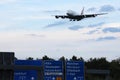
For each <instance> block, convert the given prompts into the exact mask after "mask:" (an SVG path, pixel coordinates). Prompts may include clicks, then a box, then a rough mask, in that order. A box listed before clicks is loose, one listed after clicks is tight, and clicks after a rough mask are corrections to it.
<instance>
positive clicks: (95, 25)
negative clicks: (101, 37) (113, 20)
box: [88, 22, 105, 27]
mask: <svg viewBox="0 0 120 80" xmlns="http://www.w3.org/2000/svg"><path fill="white" fill-rule="evenodd" d="M103 24H105V22H101V23H97V24H92V25H88V27H97V26H102V25H103Z"/></svg>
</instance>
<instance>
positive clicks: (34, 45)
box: [0, 0, 120, 60]
mask: <svg viewBox="0 0 120 80" xmlns="http://www.w3.org/2000/svg"><path fill="white" fill-rule="evenodd" d="M83 7H84V8H85V11H84V14H91V13H108V14H107V15H102V16H97V17H96V18H89V19H83V20H81V21H78V22H73V21H69V20H68V19H55V18H54V16H53V15H65V14H66V12H67V10H73V11H75V12H77V13H78V14H80V13H81V10H82V8H83ZM0 51H7V52H10V51H12V52H15V56H16V57H17V58H19V59H25V58H26V57H29V56H31V57H34V58H41V57H43V56H44V55H47V56H49V57H52V58H55V59H57V58H59V57H61V56H65V57H66V58H71V57H72V56H73V55H76V56H77V57H83V58H84V59H89V58H90V57H106V58H107V59H108V60H111V59H115V58H118V57H120V0H0Z"/></svg>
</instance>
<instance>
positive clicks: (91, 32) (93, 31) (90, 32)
mask: <svg viewBox="0 0 120 80" xmlns="http://www.w3.org/2000/svg"><path fill="white" fill-rule="evenodd" d="M97 31H98V30H92V31H89V32H88V33H87V34H93V33H95V32H97Z"/></svg>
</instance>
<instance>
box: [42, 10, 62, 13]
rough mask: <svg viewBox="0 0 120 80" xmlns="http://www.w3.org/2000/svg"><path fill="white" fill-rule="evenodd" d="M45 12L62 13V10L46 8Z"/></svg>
mask: <svg viewBox="0 0 120 80" xmlns="http://www.w3.org/2000/svg"><path fill="white" fill-rule="evenodd" d="M43 12H44V13H60V12H61V11H60V10H46V11H43Z"/></svg>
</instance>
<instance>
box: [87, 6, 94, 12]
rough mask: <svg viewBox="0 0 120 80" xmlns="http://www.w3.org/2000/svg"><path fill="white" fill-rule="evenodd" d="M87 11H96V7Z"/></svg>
mask: <svg viewBox="0 0 120 80" xmlns="http://www.w3.org/2000/svg"><path fill="white" fill-rule="evenodd" d="M87 11H88V12H92V11H96V8H94V7H92V8H89V9H87Z"/></svg>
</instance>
